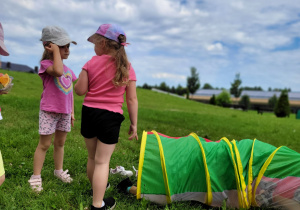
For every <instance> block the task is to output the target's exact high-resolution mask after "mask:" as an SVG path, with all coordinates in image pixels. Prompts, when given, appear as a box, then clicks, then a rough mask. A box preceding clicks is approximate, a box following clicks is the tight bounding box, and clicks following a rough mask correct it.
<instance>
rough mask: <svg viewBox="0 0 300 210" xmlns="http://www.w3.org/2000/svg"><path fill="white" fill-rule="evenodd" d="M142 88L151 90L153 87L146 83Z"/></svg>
mask: <svg viewBox="0 0 300 210" xmlns="http://www.w3.org/2000/svg"><path fill="white" fill-rule="evenodd" d="M142 88H144V89H149V90H151V86H150V85H148V84H147V83H144V84H143V86H142Z"/></svg>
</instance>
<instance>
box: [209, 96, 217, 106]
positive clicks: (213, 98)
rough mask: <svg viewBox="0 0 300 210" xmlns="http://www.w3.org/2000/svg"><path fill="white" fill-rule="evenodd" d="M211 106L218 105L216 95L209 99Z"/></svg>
mask: <svg viewBox="0 0 300 210" xmlns="http://www.w3.org/2000/svg"><path fill="white" fill-rule="evenodd" d="M209 104H212V105H217V99H216V96H215V94H213V95H212V97H211V98H210V99H209Z"/></svg>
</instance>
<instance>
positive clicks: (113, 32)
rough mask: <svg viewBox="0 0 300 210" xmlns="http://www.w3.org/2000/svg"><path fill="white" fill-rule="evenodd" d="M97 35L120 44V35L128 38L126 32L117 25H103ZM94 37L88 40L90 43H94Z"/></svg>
mask: <svg viewBox="0 0 300 210" xmlns="http://www.w3.org/2000/svg"><path fill="white" fill-rule="evenodd" d="M96 34H99V35H101V36H104V37H106V38H108V39H111V40H114V41H116V42H118V43H120V41H119V39H118V37H119V35H120V34H122V35H124V36H125V37H126V34H125V32H124V30H123V29H122V28H121V27H120V26H118V25H116V24H102V25H101V26H100V27H99V28H98V30H97V31H96ZM92 36H93V35H92ZM92 36H90V37H89V38H88V41H90V42H93V39H92ZM120 44H121V43H120Z"/></svg>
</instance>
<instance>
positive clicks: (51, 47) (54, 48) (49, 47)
mask: <svg viewBox="0 0 300 210" xmlns="http://www.w3.org/2000/svg"><path fill="white" fill-rule="evenodd" d="M44 47H45V49H46V50H48V51H49V52H51V53H53V52H54V51H58V52H59V47H58V46H57V45H56V44H53V43H51V42H50V43H49V44H46V45H45V46H44Z"/></svg>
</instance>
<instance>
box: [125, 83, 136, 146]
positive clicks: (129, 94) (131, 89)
mask: <svg viewBox="0 0 300 210" xmlns="http://www.w3.org/2000/svg"><path fill="white" fill-rule="evenodd" d="M126 103H127V109H128V113H129V118H130V122H131V124H130V127H129V131H128V134H129V135H130V134H131V136H130V137H129V138H128V139H129V140H132V139H134V138H135V139H136V140H138V135H137V117H138V100H137V96H136V82H135V81H129V85H128V86H127V88H126Z"/></svg>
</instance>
